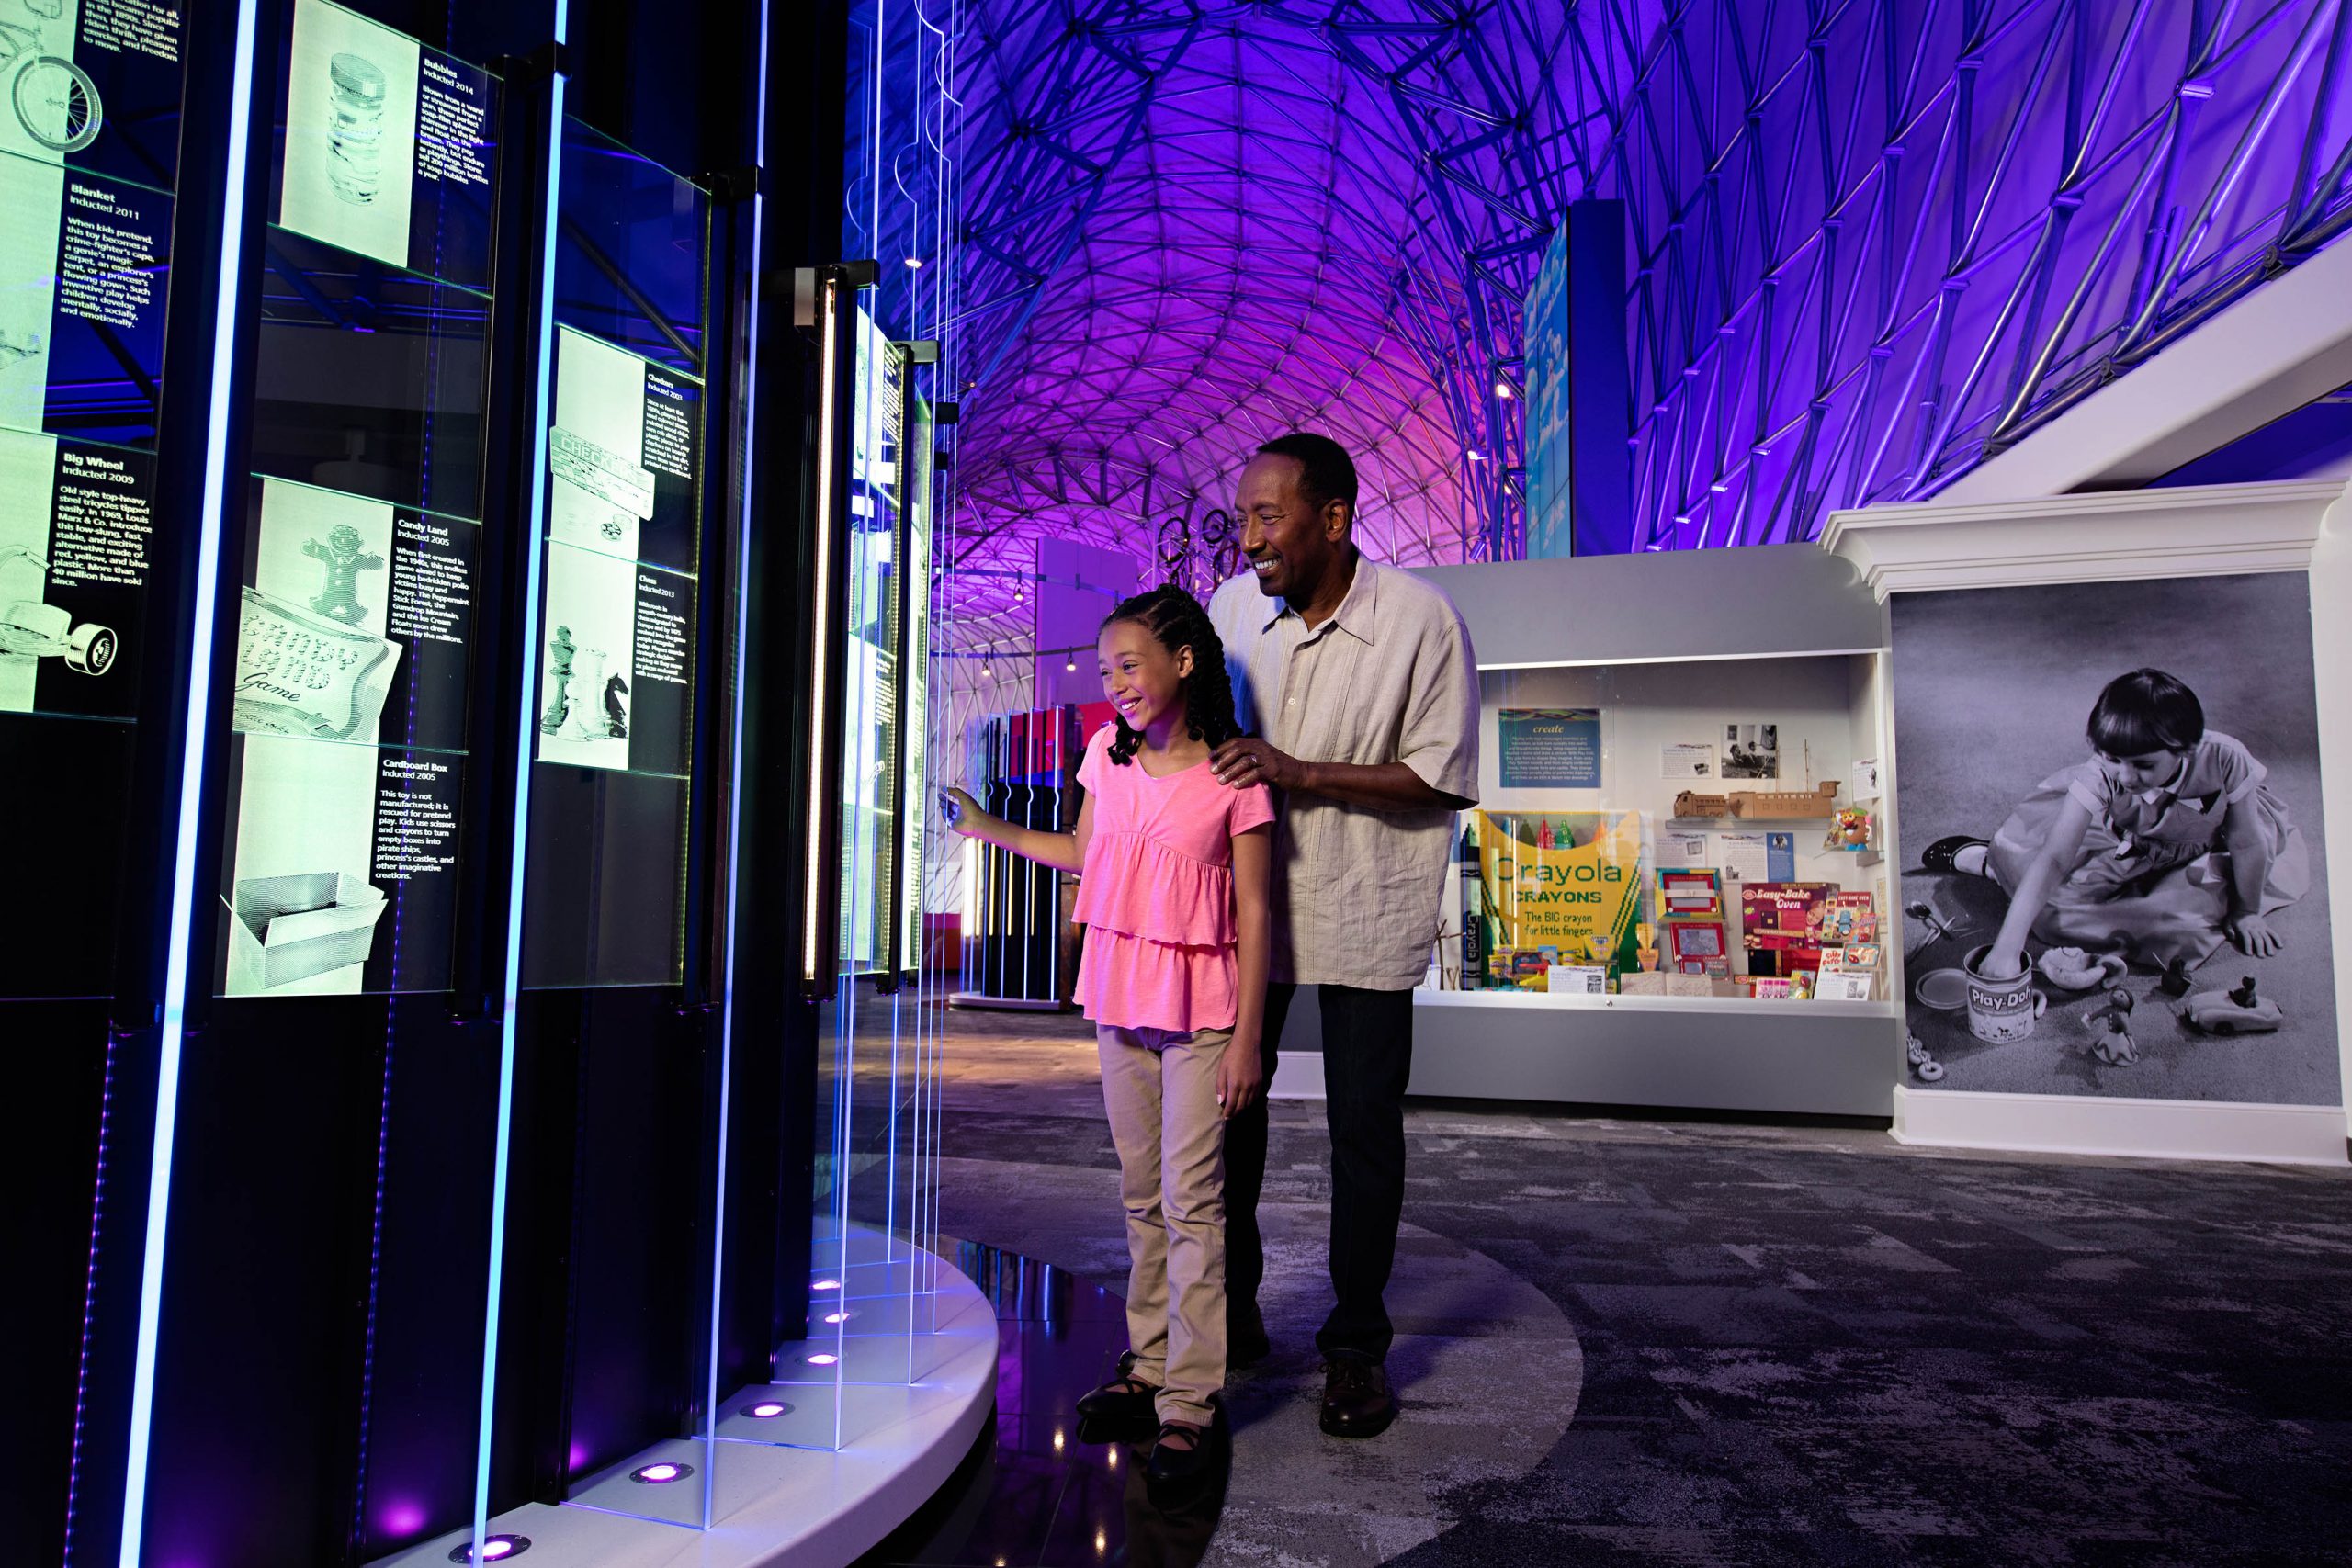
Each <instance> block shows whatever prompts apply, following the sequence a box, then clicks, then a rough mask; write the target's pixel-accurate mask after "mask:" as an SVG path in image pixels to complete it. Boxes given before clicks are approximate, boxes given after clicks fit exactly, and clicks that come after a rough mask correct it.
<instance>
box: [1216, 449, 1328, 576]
mask: <svg viewBox="0 0 2352 1568" xmlns="http://www.w3.org/2000/svg"><path fill="white" fill-rule="evenodd" d="M1305 477H1306V464H1304V463H1302V462H1300V461H1299V460H1298V459H1297V458H1295V457H1277V456H1275V455H1273V454H1272V453H1270V452H1261V453H1260V454H1258V456H1256V457H1252V458H1250V465H1249V467H1247V468H1243V469H1242V470H1241V491H1240V494H1239V496H1238V499H1237V500H1236V501H1235V502H1234V511H1235V513H1237V514H1238V516H1239V517H1240V519H1241V554H1242V556H1243V558H1245V559H1246V560H1247V561H1248V563H1249V568H1250V574H1251V575H1252V576H1254V577H1255V578H1256V579H1257V580H1258V592H1261V593H1263V594H1265V595H1266V596H1267V597H1268V598H1273V597H1275V596H1277V595H1279V596H1282V597H1284V598H1288V599H1292V600H1293V601H1294V602H1295V600H1296V599H1297V598H1299V597H1300V596H1302V595H1305V594H1310V593H1311V592H1313V590H1314V588H1315V586H1316V585H1317V583H1319V582H1321V581H1323V578H1324V574H1325V573H1327V572H1328V571H1329V570H1331V568H1332V566H1333V565H1334V563H1336V562H1337V561H1338V560H1339V559H1340V551H1341V549H1342V547H1344V544H1345V541H1346V539H1347V535H1348V509H1347V506H1346V505H1345V503H1343V502H1327V503H1326V504H1324V505H1322V506H1317V505H1316V504H1315V503H1314V502H1312V501H1310V500H1308V499H1307V497H1306V491H1305V490H1304V488H1303V487H1302V485H1301V483H1300V481H1301V480H1302V479H1305Z"/></svg>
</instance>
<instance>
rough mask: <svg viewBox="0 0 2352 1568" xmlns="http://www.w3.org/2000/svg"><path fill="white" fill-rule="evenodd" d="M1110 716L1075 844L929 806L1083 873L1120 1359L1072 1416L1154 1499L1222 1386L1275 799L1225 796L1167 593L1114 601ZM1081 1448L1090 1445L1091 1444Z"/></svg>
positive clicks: (1204, 1431) (1211, 648) (1190, 1463)
mask: <svg viewBox="0 0 2352 1568" xmlns="http://www.w3.org/2000/svg"><path fill="white" fill-rule="evenodd" d="M1096 650H1097V652H1098V654H1099V655H1100V657H1101V660H1102V666H1101V668H1102V672H1103V694H1104V695H1105V696H1107V697H1109V698H1110V699H1111V705H1112V707H1113V708H1114V710H1116V712H1117V714H1118V722H1117V723H1116V724H1115V725H1114V726H1106V727H1105V728H1103V729H1101V730H1099V731H1097V732H1096V733H1095V735H1094V737H1093V738H1092V739H1091V740H1090V741H1089V742H1088V743H1087V748H1086V760H1085V761H1084V762H1083V763H1081V764H1080V767H1079V770H1078V782H1079V783H1080V784H1083V785H1084V786H1085V788H1086V798H1085V802H1084V804H1083V805H1081V806H1080V807H1079V813H1078V828H1077V830H1076V831H1075V832H1071V833H1050V832H1043V831H1040V830H1038V829H1032V828H1023V827H1019V826H1017V825H1015V824H1013V823H1011V822H1007V821H1005V820H1004V819H1002V818H998V817H992V816H990V815H989V814H988V813H987V812H985V811H983V810H981V809H980V807H979V803H978V802H977V801H975V800H974V799H973V798H972V797H971V796H970V795H967V794H965V793H964V792H963V791H962V790H960V789H946V790H942V791H941V792H940V814H941V816H942V817H943V818H945V820H946V822H947V825H948V826H949V827H950V828H953V829H955V830H956V831H957V832H959V833H964V834H967V835H969V836H971V837H973V838H977V839H980V840H985V841H986V842H988V843H991V844H995V845H997V846H999V847H1000V848H1002V849H1007V850H1011V851H1012V852H1014V853H1015V854H1019V855H1024V856H1026V857H1028V858H1029V859H1031V860H1034V861H1036V862H1038V863H1040V864H1043V865H1050V866H1056V867H1058V868H1059V869H1061V870H1063V871H1077V872H1080V873H1081V874H1082V875H1081V879H1080V884H1079V894H1078V903H1077V906H1076V908H1075V909H1074V910H1073V911H1072V919H1074V920H1075V921H1077V922H1078V923H1080V924H1082V925H1084V926H1085V927H1086V947H1085V953H1084V956H1083V957H1082V958H1081V959H1080V963H1079V972H1078V1000H1079V1001H1080V1003H1081V1004H1082V1005H1083V1006H1084V1007H1085V1009H1086V1016H1087V1017H1088V1018H1090V1019H1092V1020H1093V1021H1094V1032H1095V1043H1096V1046H1097V1049H1098V1053H1099V1055H1100V1056H1101V1058H1102V1064H1103V1107H1104V1109H1105V1110H1106V1111H1108V1112H1109V1114H1110V1120H1111V1142H1112V1144H1113V1145H1114V1147H1115V1148H1116V1149H1117V1150H1118V1154H1119V1193H1120V1201H1121V1202H1122V1204H1123V1205H1124V1206H1125V1210H1126V1218H1127V1257H1128V1265H1129V1267H1128V1275H1127V1343H1128V1346H1129V1348H1128V1350H1127V1353H1126V1354H1125V1356H1123V1357H1121V1358H1120V1361H1119V1375H1118V1376H1117V1377H1115V1378H1114V1379H1113V1380H1112V1381H1111V1382H1108V1383H1105V1384H1104V1385H1103V1387H1101V1388H1098V1389H1096V1390H1095V1391H1094V1392H1093V1393H1090V1394H1088V1395H1087V1396H1086V1397H1085V1398H1083V1399H1081V1400H1080V1401H1079V1402H1078V1410H1079V1414H1080V1416H1083V1417H1084V1418H1086V1420H1087V1421H1088V1422H1089V1423H1091V1424H1092V1425H1094V1426H1097V1427H1102V1428H1103V1429H1105V1430H1106V1431H1110V1432H1121V1431H1125V1429H1127V1428H1131V1427H1135V1428H1139V1429H1140V1431H1143V1432H1148V1430H1149V1429H1150V1426H1149V1424H1150V1422H1151V1421H1152V1419H1153V1418H1154V1416H1157V1418H1158V1420H1159V1441H1158V1442H1157V1444H1156V1445H1155V1446H1154V1448H1153V1449H1152V1452H1151V1460H1150V1465H1149V1470H1148V1473H1149V1475H1150V1476H1151V1478H1152V1479H1153V1480H1155V1481H1172V1480H1189V1479H1193V1478H1197V1477H1198V1476H1199V1475H1200V1474H1201V1473H1202V1472H1203V1468H1204V1464H1205V1463H1206V1461H1207V1455H1206V1454H1205V1452H1204V1450H1206V1449H1207V1447H1208V1445H1209V1443H1210V1442H1211V1440H1212V1438H1213V1435H1214V1434H1215V1432H1216V1403H1215V1402H1216V1399H1217V1396H1218V1391H1219V1390H1220V1389H1222V1388H1223V1387H1224V1385H1225V1371H1226V1296H1225V1122H1226V1121H1227V1119H1228V1118H1230V1117H1232V1116H1234V1115H1236V1114H1237V1113H1238V1112H1239V1111H1243V1110H1246V1109H1247V1108H1248V1107H1249V1106H1250V1104H1251V1103H1252V1102H1253V1101H1255V1100H1257V1099H1258V1098H1259V1096H1260V1094H1261V1091H1262V1089H1263V1087H1264V1086H1263V1084H1262V1083H1261V1077H1262V1076H1263V1071H1264V1069H1263V1067H1262V1066H1261V1062H1262V1060H1263V1058H1262V1055H1261V1050H1260V1031H1261V1027H1262V1024H1263V1021H1264V1017H1265V1003H1266V966H1267V961H1268V958H1269V956H1270V953H1271V950H1272V937H1271V932H1272V923H1271V921H1272V917H1271V915H1270V913H1269V907H1268V902H1267V888H1268V886H1269V883H1270V880H1271V878H1272V867H1273V847H1272V843H1273V840H1272V822H1273V818H1274V811H1273V800H1272V795H1270V794H1269V793H1268V791H1267V789H1266V786H1265V785H1263V784H1250V785H1247V786H1244V787H1241V788H1238V789H1237V788H1232V787H1228V786H1227V785H1226V784H1223V783H1221V782H1219V781H1218V779H1217V776H1216V773H1214V772H1212V771H1211V770H1210V768H1209V765H1208V761H1209V752H1210V751H1211V750H1213V749H1215V748H1216V746H1218V745H1220V744H1221V743H1223V742H1225V741H1227V740H1230V739H1233V738H1235V737H1236V736H1238V735H1239V734H1240V733H1241V731H1240V728H1239V726H1238V724H1237V723H1236V722H1235V719H1234V713H1233V688H1232V685H1231V683H1230V681H1229V678H1228V677H1227V673H1226V663H1225V647H1224V644H1223V642H1222V641H1221V640H1220V639H1219V638H1218V637H1217V635H1216V628H1215V627H1214V626H1211V625H1210V623H1209V618H1208V613H1207V612H1206V611H1204V610H1203V609H1202V608H1201V606H1200V604H1199V602H1198V601H1197V600H1195V599H1193V596H1192V595H1191V594H1189V593H1186V592H1184V591H1183V590H1182V589H1181V588H1174V587H1168V588H1158V589H1154V590H1152V591H1151V592H1148V593H1139V594H1137V595H1136V596H1135V597H1134V598H1132V599H1126V600H1123V601H1121V603H1120V604H1119V606H1118V607H1117V608H1116V609H1114V610H1113V611H1112V612H1111V615H1110V618H1109V619H1108V620H1106V621H1104V622H1103V630H1102V633H1101V635H1100V637H1098V639H1097V642H1096ZM1081 1440H1085V1441H1092V1440H1096V1439H1094V1438H1081Z"/></svg>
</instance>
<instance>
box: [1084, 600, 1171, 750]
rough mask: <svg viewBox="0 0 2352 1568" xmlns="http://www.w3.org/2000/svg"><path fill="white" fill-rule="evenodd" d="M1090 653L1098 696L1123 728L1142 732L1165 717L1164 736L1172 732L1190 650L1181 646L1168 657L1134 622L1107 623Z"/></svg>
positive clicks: (1147, 631)
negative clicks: (1097, 671)
mask: <svg viewBox="0 0 2352 1568" xmlns="http://www.w3.org/2000/svg"><path fill="white" fill-rule="evenodd" d="M1094 649H1095V653H1096V654H1097V656H1098V657H1099V658H1100V660H1101V669H1102V671H1103V695H1104V696H1106V697H1108V698H1110V699H1111V705H1112V706H1113V707H1114V708H1116V709H1118V710H1119V716H1120V717H1121V718H1124V719H1125V720H1126V721H1127V728H1130V729H1135V730H1147V729H1149V728H1151V727H1152V725H1153V724H1154V723H1155V722H1157V721H1159V720H1163V719H1165V720H1169V721H1170V730H1169V731H1168V733H1172V731H1173V726H1174V725H1175V724H1179V723H1182V720H1183V717H1184V677H1185V676H1187V675H1190V674H1191V673H1192V672H1193V650H1192V649H1189V648H1182V649H1177V650H1176V651H1175V652H1173V653H1170V651H1169V650H1168V649H1166V648H1164V647H1163V646H1161V644H1160V641H1159V638H1158V637H1154V636H1152V635H1151V631H1150V628H1149V627H1148V626H1144V625H1142V624H1141V623H1140V622H1136V621H1113V622H1112V623H1111V624H1110V625H1109V626H1104V627H1103V635H1102V636H1101V637H1099V638H1097V639H1096V641H1095V645H1094ZM1163 743H1164V741H1163Z"/></svg>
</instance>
